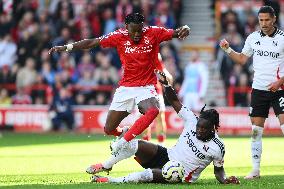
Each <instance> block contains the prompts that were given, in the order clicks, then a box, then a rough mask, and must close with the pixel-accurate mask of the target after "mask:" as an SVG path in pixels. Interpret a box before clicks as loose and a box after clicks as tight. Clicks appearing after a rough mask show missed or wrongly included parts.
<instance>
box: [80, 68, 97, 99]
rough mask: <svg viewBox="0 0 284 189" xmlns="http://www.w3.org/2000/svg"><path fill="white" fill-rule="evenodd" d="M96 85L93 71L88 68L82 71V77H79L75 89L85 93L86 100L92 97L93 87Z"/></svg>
mask: <svg viewBox="0 0 284 189" xmlns="http://www.w3.org/2000/svg"><path fill="white" fill-rule="evenodd" d="M96 85H97V81H96V80H95V79H93V72H92V71H90V70H85V71H84V72H83V77H82V78H80V79H79V81H78V83H77V89H79V90H80V93H82V94H84V95H85V98H86V100H87V101H88V100H89V99H90V98H92V97H93V96H94V95H93V87H95V86H96Z"/></svg>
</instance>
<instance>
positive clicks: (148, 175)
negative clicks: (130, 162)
mask: <svg viewBox="0 0 284 189" xmlns="http://www.w3.org/2000/svg"><path fill="white" fill-rule="evenodd" d="M152 180H153V172H152V170H151V169H145V170H144V171H142V172H135V173H130V174H129V175H127V176H125V177H118V178H112V177H109V182H116V183H125V182H134V183H138V182H151V181H152Z"/></svg>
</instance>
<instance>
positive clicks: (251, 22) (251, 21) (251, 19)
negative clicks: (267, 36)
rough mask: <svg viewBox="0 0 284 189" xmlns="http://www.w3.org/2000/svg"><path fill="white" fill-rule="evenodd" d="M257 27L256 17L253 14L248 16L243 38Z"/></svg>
mask: <svg viewBox="0 0 284 189" xmlns="http://www.w3.org/2000/svg"><path fill="white" fill-rule="evenodd" d="M257 26H258V20H257V17H256V16H255V15H254V14H248V15H247V20H246V23H245V25H244V31H245V38H246V37H247V36H248V35H249V34H251V33H252V32H254V31H256V30H257V29H258V28H257Z"/></svg>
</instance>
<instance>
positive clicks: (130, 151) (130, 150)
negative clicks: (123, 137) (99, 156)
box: [103, 140, 138, 169]
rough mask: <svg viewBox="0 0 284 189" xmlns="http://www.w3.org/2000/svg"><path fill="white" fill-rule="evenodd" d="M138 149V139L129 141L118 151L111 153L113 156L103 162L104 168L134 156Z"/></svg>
mask: <svg viewBox="0 0 284 189" xmlns="http://www.w3.org/2000/svg"><path fill="white" fill-rule="evenodd" d="M137 150H138V140H132V141H130V142H128V143H127V144H126V145H125V146H124V147H123V148H122V149H121V150H119V152H118V153H116V154H115V155H114V154H113V155H111V157H110V158H109V159H108V160H107V161H105V162H104V163H103V167H104V168H107V169H109V168H112V166H113V165H114V164H116V163H117V162H119V161H121V160H124V159H127V158H129V157H131V156H133V155H134V154H135V153H136V152H137Z"/></svg>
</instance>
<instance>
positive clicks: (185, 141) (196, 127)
mask: <svg viewBox="0 0 284 189" xmlns="http://www.w3.org/2000/svg"><path fill="white" fill-rule="evenodd" d="M156 73H157V76H158V77H159V81H160V82H161V83H162V84H163V85H164V92H165V95H166V97H167V99H168V101H169V103H170V104H171V105H172V107H173V108H174V109H175V111H176V112H178V115H179V116H180V117H181V118H182V119H183V120H184V129H183V131H182V133H181V135H180V137H179V139H178V141H177V143H176V145H175V146H173V147H172V148H170V149H167V148H164V147H162V146H160V145H157V144H153V143H150V142H147V141H143V140H132V141H131V142H130V143H128V144H127V145H126V146H125V147H124V148H122V149H121V150H120V151H118V153H116V154H112V156H111V157H110V158H109V159H108V160H107V161H105V162H104V163H102V164H101V165H98V164H97V167H98V169H93V167H96V166H93V167H90V169H87V170H86V171H87V173H90V174H97V173H99V172H102V171H109V170H111V169H112V167H113V165H114V164H115V163H117V162H119V161H121V160H123V159H126V158H129V157H131V156H133V155H135V159H136V160H137V162H138V163H139V164H140V165H141V166H142V167H143V168H145V170H144V171H142V172H134V173H131V174H129V175H127V176H124V177H119V178H112V177H103V176H99V175H93V176H92V181H93V182H110V183H124V182H155V183H164V182H166V180H165V179H164V178H163V176H162V170H161V169H162V167H163V165H164V164H166V163H167V162H168V161H169V160H174V161H178V162H180V163H181V164H182V165H183V167H184V168H185V178H184V181H185V182H188V183H192V182H194V181H196V180H197V179H198V177H199V176H200V173H201V172H202V171H203V170H204V169H205V168H206V167H207V166H208V165H209V164H210V163H211V162H212V161H213V164H214V174H215V177H216V179H217V180H218V181H219V182H220V183H223V184H229V183H233V184H239V180H238V179H237V177H235V176H231V177H229V178H227V177H226V175H225V171H224V168H223V163H224V154H225V146H224V143H223V142H222V140H221V139H220V138H219V137H218V135H217V133H215V131H216V130H217V129H218V127H219V114H218V112H217V111H216V110H215V109H210V110H205V111H204V108H203V109H202V110H201V113H200V116H199V117H196V116H195V115H194V113H193V112H192V111H190V110H189V109H187V108H186V107H184V106H183V105H182V104H181V102H180V100H179V99H178V98H177V95H176V93H175V91H174V89H173V88H172V87H171V86H170V85H169V83H168V81H167V79H166V76H165V74H164V73H163V72H160V71H158V70H156ZM101 167H103V168H101Z"/></svg>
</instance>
